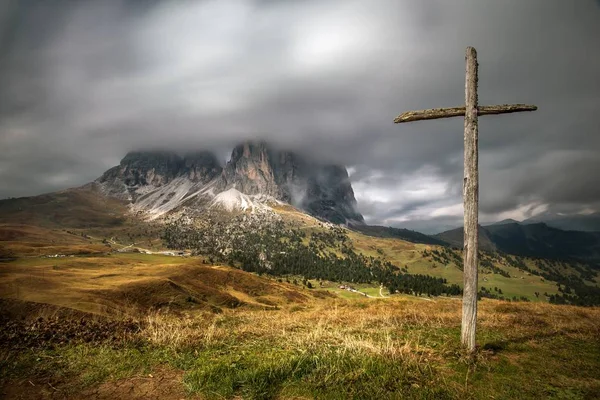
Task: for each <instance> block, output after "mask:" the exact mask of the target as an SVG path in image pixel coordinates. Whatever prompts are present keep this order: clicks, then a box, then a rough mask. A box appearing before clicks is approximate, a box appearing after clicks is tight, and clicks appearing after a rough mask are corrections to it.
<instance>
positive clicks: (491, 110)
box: [394, 104, 537, 124]
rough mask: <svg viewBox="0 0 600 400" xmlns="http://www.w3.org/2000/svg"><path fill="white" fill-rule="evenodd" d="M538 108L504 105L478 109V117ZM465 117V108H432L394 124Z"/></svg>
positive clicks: (402, 116) (404, 116)
mask: <svg viewBox="0 0 600 400" xmlns="http://www.w3.org/2000/svg"><path fill="white" fill-rule="evenodd" d="M535 110H537V107H536V106H534V105H529V104H503V105H499V106H481V107H477V115H493V114H510V113H515V112H522V111H535ZM464 115H465V107H451V108H432V109H429V110H420V111H407V112H405V113H402V114H400V115H398V116H397V117H396V118H395V119H394V123H396V124H399V123H402V122H412V121H422V120H425V119H440V118H451V117H461V116H464Z"/></svg>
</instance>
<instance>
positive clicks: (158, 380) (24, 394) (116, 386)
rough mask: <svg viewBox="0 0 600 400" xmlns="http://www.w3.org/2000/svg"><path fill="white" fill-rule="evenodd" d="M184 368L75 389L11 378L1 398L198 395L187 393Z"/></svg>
mask: <svg viewBox="0 0 600 400" xmlns="http://www.w3.org/2000/svg"><path fill="white" fill-rule="evenodd" d="M182 378H183V372H182V371H176V370H169V369H159V370H156V371H154V372H153V373H152V374H149V375H145V376H141V375H139V376H134V377H131V378H126V379H119V380H116V381H110V382H105V383H103V384H101V385H99V386H96V387H93V388H90V389H86V390H84V391H82V392H79V393H72V391H71V390H69V387H68V383H66V382H63V383H56V382H44V381H43V380H40V381H37V380H27V381H19V382H14V381H13V382H9V383H8V384H5V385H3V386H2V387H0V398H2V399H7V400H9V399H10V400H24V399H52V400H54V399H61V400H63V399H65V400H66V399H68V400H112V399H115V400H125V399H134V400H142V399H144V400H146V399H147V400H159V399H164V400H180V399H199V397H196V396H191V397H190V396H189V395H187V394H186V392H185V389H184V386H183V382H182Z"/></svg>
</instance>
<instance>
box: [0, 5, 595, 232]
mask: <svg viewBox="0 0 600 400" xmlns="http://www.w3.org/2000/svg"><path fill="white" fill-rule="evenodd" d="M466 46H474V47H475V48H476V49H477V50H478V56H479V64H480V72H479V99H480V104H482V105H485V104H502V103H530V104H536V105H537V106H538V107H539V110H538V111H536V112H534V113H520V114H510V115H504V116H486V117H482V118H481V119H480V139H479V143H480V168H481V169H480V180H481V183H480V199H481V205H480V207H481V208H480V213H481V214H480V215H481V216H480V219H481V220H482V221H484V222H485V221H494V220H500V219H504V218H515V219H519V220H520V219H524V218H527V217H529V216H532V215H534V214H536V213H539V212H543V211H553V212H563V213H580V212H584V213H585V212H592V211H599V210H600V178H599V175H598V174H599V171H600V115H599V113H600V2H599V1H597V0H596V1H594V0H571V1H564V0H527V1H523V0H502V1H493V0H452V1H447V0H427V1H414V0H410V1H401V0H381V1H380V0H368V1H367V0H360V1H355V0H341V1H333V0H314V1H310V0H305V1H300V0H299V1H276V0H262V1H259V0H257V1H243V0H232V1H229V0H214V1H171V2H168V1H163V2H159V1H110V0H102V1H99V0H98V1H64V2H61V1H25V0H12V1H11V0H9V1H6V0H5V1H2V2H0V57H1V58H0V152H1V153H0V198H4V197H9V196H11V197H12V196H15V197H16V196H28V195H35V194H40V193H43V192H49V191H54V190H58V189H64V188H67V187H73V186H78V185H81V184H84V183H86V182H89V181H91V180H93V179H95V178H97V177H98V176H100V175H101V174H102V172H104V170H106V169H108V168H109V167H111V166H114V165H116V164H118V162H119V160H120V158H122V157H123V156H124V155H125V153H126V152H127V151H129V150H132V149H138V148H144V147H153V148H172V149H176V150H178V149H179V150H182V149H190V148H197V149H212V150H215V151H217V152H219V153H218V154H223V155H224V154H225V151H226V150H227V149H229V148H231V147H232V146H233V144H234V143H236V142H238V141H240V140H244V139H250V138H258V137H259V138H261V139H266V140H269V141H272V142H274V143H275V144H276V145H278V146H283V147H287V148H291V149H295V150H298V151H300V152H310V154H311V155H313V156H315V157H318V158H321V159H323V160H329V161H332V162H336V163H343V164H345V165H346V166H347V167H348V168H349V171H350V172H351V177H352V181H353V187H354V190H355V193H356V197H357V200H358V204H359V211H361V212H362V213H363V214H364V216H365V218H366V220H367V222H369V223H377V224H385V225H392V226H400V227H408V228H413V229H418V230H422V231H425V232H435V231H439V230H441V229H444V228H450V227H455V226H458V225H461V223H462V199H461V185H462V168H463V167H462V161H463V147H462V146H463V138H462V134H463V133H462V131H463V120H462V119H461V118H454V119H449V120H438V121H422V122H415V123H410V124H401V125H394V124H393V119H394V117H395V116H396V115H397V114H399V113H400V112H402V111H407V110H412V109H423V108H432V107H448V106H459V105H462V104H464V52H465V48H466Z"/></svg>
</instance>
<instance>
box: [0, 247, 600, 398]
mask: <svg viewBox="0 0 600 400" xmlns="http://www.w3.org/2000/svg"><path fill="white" fill-rule="evenodd" d="M198 282H201V283H203V284H200V283H198ZM27 288H28V289H27ZM357 289H358V290H360V291H363V292H365V293H367V294H369V295H370V296H372V297H366V296H363V295H360V294H356V293H351V292H348V291H346V290H341V289H340V288H339V286H338V287H336V286H334V285H331V286H330V287H328V288H327V289H307V288H306V287H302V286H300V285H293V284H288V283H286V282H285V281H279V280H277V279H273V278H265V277H259V276H256V275H253V274H249V273H244V272H242V271H239V270H235V269H232V268H228V267H215V266H211V265H205V264H202V262H201V260H199V259H196V258H182V257H167V256H158V255H152V256H151V255H140V254H129V255H127V254H121V255H112V256H105V257H99V256H95V257H87V258H86V257H74V258H68V257H67V258H59V259H40V258H29V259H27V258H23V259H19V260H15V261H12V262H6V263H4V264H0V298H1V299H0V308H1V310H2V316H1V317H0V318H2V321H1V325H0V326H1V328H0V343H1V344H0V397H2V398H7V399H29V398H41V399H44V398H48V399H65V398H67V399H80V398H86V399H136V398H137V399H152V398H156V399H180V398H200V399H205V398H215V399H222V398H240V397H241V398H249V399H270V398H295V399H300V398H302V399H304V398H306V399H310V398H326V399H348V398H355V399H394V398H418V399H423V398H431V399H444V398H447V399H455V398H456V399H470V398H472V399H490V398H493V399H512V398H519V399H523V398H531V399H534V398H535V399H538V398H570V399H592V398H598V397H599V396H600V309H599V308H581V307H571V306H555V305H550V304H544V303H511V302H503V301H496V300H487V299H484V300H482V301H481V302H480V314H479V330H478V336H477V338H478V343H479V349H478V352H477V354H476V355H475V356H474V357H470V356H467V355H465V354H464V353H463V352H462V351H461V349H460V345H459V336H460V307H461V305H460V301H459V300H458V299H452V298H433V299H430V300H429V301H426V299H425V298H417V297H411V296H399V295H394V296H389V297H385V298H382V297H381V296H380V295H384V296H387V295H388V294H387V293H385V292H382V291H380V288H379V287H377V286H373V287H371V288H368V287H357ZM336 291H337V292H338V294H336V293H334V292H336ZM342 295H344V297H342Z"/></svg>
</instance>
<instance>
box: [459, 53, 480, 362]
mask: <svg viewBox="0 0 600 400" xmlns="http://www.w3.org/2000/svg"><path fill="white" fill-rule="evenodd" d="M466 64H467V65H466V70H467V74H466V79H465V104H466V107H465V108H466V111H465V135H464V142H465V149H464V181H463V202H464V247H463V265H464V270H463V275H464V277H463V279H464V286H463V304H462V325H461V342H462V345H463V346H464V347H466V348H467V350H469V351H474V350H475V334H476V326H477V286H478V285H477V264H478V259H477V258H478V257H477V256H478V254H477V250H478V243H477V239H478V230H479V227H478V210H479V170H478V162H479V155H478V140H479V139H478V134H479V132H478V121H477V114H478V113H477V69H478V65H477V52H476V51H475V49H474V48H473V47H467V54H466Z"/></svg>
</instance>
